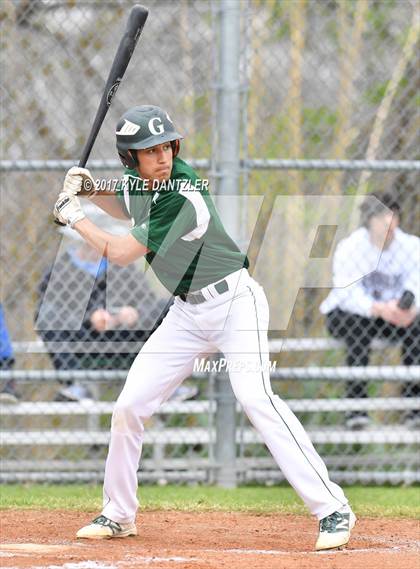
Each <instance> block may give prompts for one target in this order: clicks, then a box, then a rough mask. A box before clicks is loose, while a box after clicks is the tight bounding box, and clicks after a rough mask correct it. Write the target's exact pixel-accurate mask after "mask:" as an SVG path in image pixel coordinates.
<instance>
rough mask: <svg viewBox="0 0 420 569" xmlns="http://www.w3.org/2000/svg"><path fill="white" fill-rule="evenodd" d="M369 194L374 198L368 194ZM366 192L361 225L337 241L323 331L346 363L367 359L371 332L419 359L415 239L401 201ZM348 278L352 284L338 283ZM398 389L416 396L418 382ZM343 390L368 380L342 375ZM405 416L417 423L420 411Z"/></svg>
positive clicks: (358, 388) (361, 387) (362, 418)
mask: <svg viewBox="0 0 420 569" xmlns="http://www.w3.org/2000/svg"><path fill="white" fill-rule="evenodd" d="M371 196H374V197H376V198H377V200H379V201H376V200H372V199H369V198H371ZM371 196H369V197H368V198H367V199H366V200H365V201H364V202H363V204H362V206H361V225H362V227H360V228H359V229H357V230H356V231H354V232H353V233H352V234H351V235H349V237H347V238H346V239H343V240H342V241H341V242H340V243H339V244H338V246H337V249H336V251H335V254H334V260H333V286H334V287H335V288H333V289H332V291H331V292H330V294H329V295H328V297H327V298H326V299H325V300H324V302H323V303H322V304H321V307H320V310H321V312H322V313H323V314H326V326H327V329H328V331H329V332H330V333H331V334H332V335H333V336H334V338H337V339H343V340H344V342H345V344H346V348H347V358H346V360H347V365H348V366H367V365H368V364H369V354H370V345H371V342H372V340H373V338H376V337H379V338H386V339H388V340H391V341H400V342H401V344H402V362H403V364H404V365H407V366H410V365H419V364H420V346H419V331H420V319H419V316H418V307H419V300H420V298H419V277H420V239H419V238H418V237H416V236H415V235H409V234H407V233H405V232H404V231H402V230H401V229H400V228H399V223H400V206H399V204H398V202H397V200H396V199H395V197H394V196H393V195H392V194H390V193H383V194H379V193H378V194H371ZM349 282H351V283H352V284H350V285H348V286H345V285H344V286H343V283H349ZM404 293H405V294H404ZM403 295H404V296H403ZM402 298H403V300H402ZM402 394H403V396H405V397H415V396H418V395H419V394H420V388H419V383H415V382H410V383H409V382H407V383H404V385H403V390H402ZM345 395H346V397H349V398H354V397H362V398H365V397H368V392H367V382H366V381H359V380H357V381H355V380H349V381H347V383H346V391H345ZM404 420H405V422H406V424H407V425H408V426H410V427H413V428H419V427H420V411H419V410H411V411H410V412H408V413H406V414H405V415H404ZM369 423H370V418H369V416H368V414H367V413H366V412H363V411H357V412H352V413H348V414H347V415H346V424H347V427H348V428H353V429H362V428H365V427H367V426H368V425H369Z"/></svg>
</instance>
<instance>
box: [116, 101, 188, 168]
mask: <svg viewBox="0 0 420 569" xmlns="http://www.w3.org/2000/svg"><path fill="white" fill-rule="evenodd" d="M115 134H116V136H117V150H118V154H119V156H120V159H121V162H122V163H123V164H124V166H125V167H126V168H131V169H133V168H136V166H138V160H137V156H136V153H135V152H131V151H132V150H140V149H143V148H150V147H151V146H155V145H156V144H163V143H164V142H170V143H171V145H172V150H173V154H174V157H175V156H176V155H177V154H178V152H179V141H180V139H182V138H184V137H183V136H181V135H180V134H179V133H178V132H176V130H175V127H174V124H173V122H172V120H171V118H170V117H169V115H168V113H166V112H165V111H164V110H162V109H161V108H160V107H156V106H154V105H140V106H138V107H132V108H131V109H128V111H126V112H125V113H124V114H123V115H122V117H121V118H120V120H119V121H118V123H117V130H116V133H115Z"/></svg>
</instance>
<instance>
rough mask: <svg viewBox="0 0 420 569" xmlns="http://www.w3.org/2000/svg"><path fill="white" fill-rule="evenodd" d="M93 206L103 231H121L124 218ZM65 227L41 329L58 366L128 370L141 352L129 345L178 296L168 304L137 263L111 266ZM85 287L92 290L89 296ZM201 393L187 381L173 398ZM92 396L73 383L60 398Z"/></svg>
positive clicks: (40, 313) (46, 289)
mask: <svg viewBox="0 0 420 569" xmlns="http://www.w3.org/2000/svg"><path fill="white" fill-rule="evenodd" d="M88 207H89V206H88ZM91 209H92V211H91V212H90V216H91V218H93V219H95V220H96V221H97V223H98V225H101V226H102V227H103V229H105V230H106V231H109V232H110V233H114V234H118V233H120V232H121V224H120V223H119V222H118V221H116V220H112V219H111V218H110V217H109V216H107V215H105V214H103V213H102V212H101V211H100V210H99V209H98V208H96V207H95V206H91ZM125 229H126V228H125ZM60 231H61V233H62V234H63V235H64V236H65V238H66V239H69V244H68V246H67V247H66V250H65V252H64V254H63V255H61V256H60V257H59V258H58V259H57V260H56V262H55V263H54V265H53V266H51V267H49V268H48V269H47V270H46V272H45V274H44V275H43V277H42V279H41V282H40V284H39V291H38V306H37V310H36V314H35V321H36V328H37V332H38V334H39V336H40V337H41V338H42V340H43V341H44V343H45V345H46V346H47V349H48V350H49V354H50V357H51V360H52V363H53V365H54V368H55V369H57V370H86V369H89V370H93V369H96V370H97V369H99V370H111V369H127V370H128V369H129V368H130V366H131V364H132V362H133V360H134V358H135V357H136V355H137V351H138V350H131V351H124V349H126V350H127V345H128V344H129V343H130V342H134V343H136V342H145V341H146V340H147V339H148V337H149V336H150V334H151V333H152V332H153V330H154V329H155V328H156V327H157V326H158V325H159V324H160V322H161V321H162V319H163V317H164V316H165V314H166V312H167V310H168V308H169V305H170V304H171V303H172V299H171V300H170V301H169V302H168V300H165V299H162V298H160V299H159V298H157V297H156V295H155V294H154V292H153V291H152V290H151V288H150V286H149V284H148V281H147V279H146V277H145V275H144V274H143V273H142V272H141V271H140V270H138V269H136V267H135V266H134V265H130V266H127V267H119V266H117V265H112V266H111V267H110V269H109V270H108V262H107V259H105V258H102V257H101V256H100V255H99V254H98V253H97V252H96V251H95V249H93V248H92V247H90V246H89V245H88V244H87V243H86V242H85V241H84V240H83V239H82V238H81V237H80V236H79V234H78V233H77V231H73V230H72V229H69V228H67V227H65V228H62V229H60ZM51 278H52V279H53V280H52V281H51ZM83 291H90V292H89V296H88V299H86V296H85V294H83ZM86 301H87V302H86ZM81 303H84V304H83V305H82V304H81ZM85 305H86V306H85ZM80 311H82V314H80ZM102 346H106V350H107V351H103V350H101V349H98V348H101V347H102ZM109 346H110V347H111V349H110V350H108V347H109ZM124 346H126V347H124ZM197 392H198V390H197V388H196V387H195V386H189V385H181V386H180V387H179V388H178V389H177V390H176V391H175V393H174V394H173V395H172V399H176V400H185V399H189V398H191V397H194V396H195V395H196V394H197ZM91 398H92V393H91V391H90V390H89V389H88V387H87V386H86V385H82V384H80V383H78V382H74V381H67V382H65V383H64V384H63V387H62V388H61V389H60V390H59V392H58V393H57V395H56V397H55V400H56V401H80V400H82V399H91Z"/></svg>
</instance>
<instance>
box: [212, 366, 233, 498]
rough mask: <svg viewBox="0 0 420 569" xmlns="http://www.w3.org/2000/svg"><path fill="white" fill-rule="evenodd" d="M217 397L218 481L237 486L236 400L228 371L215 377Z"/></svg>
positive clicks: (216, 451)
mask: <svg viewBox="0 0 420 569" xmlns="http://www.w3.org/2000/svg"><path fill="white" fill-rule="evenodd" d="M215 379H216V381H215V399H216V405H217V407H216V442H215V458H216V465H217V468H216V483H217V485H218V486H222V487H223V488H235V487H236V400H235V396H234V394H233V391H232V387H231V385H230V381H229V377H228V375H227V374H226V373H218V374H217V375H216V377H215Z"/></svg>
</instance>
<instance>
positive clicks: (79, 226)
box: [72, 217, 149, 267]
mask: <svg viewBox="0 0 420 569" xmlns="http://www.w3.org/2000/svg"><path fill="white" fill-rule="evenodd" d="M72 227H73V229H74V230H75V231H77V232H78V233H79V235H81V237H83V239H84V240H85V241H87V242H88V243H89V244H90V245H91V246H92V247H94V248H95V249H96V250H97V251H99V253H101V254H102V255H103V256H104V257H106V258H107V259H109V260H110V261H111V263H116V264H117V265H120V266H122V267H124V266H126V265H129V264H130V263H132V262H133V261H135V260H136V259H139V258H140V257H143V256H144V255H145V254H146V253H148V251H149V249H148V248H147V247H145V246H144V245H143V244H142V243H140V242H139V241H138V240H137V239H135V238H134V237H133V236H132V235H131V234H128V235H123V236H121V235H112V234H111V233H108V232H107V231H103V230H102V229H100V228H99V227H98V226H97V225H95V224H94V223H92V221H90V219H88V218H87V217H84V218H83V219H80V220H79V221H76V222H75V223H74V224H73V226H72Z"/></svg>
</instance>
